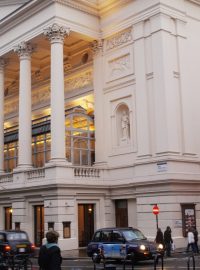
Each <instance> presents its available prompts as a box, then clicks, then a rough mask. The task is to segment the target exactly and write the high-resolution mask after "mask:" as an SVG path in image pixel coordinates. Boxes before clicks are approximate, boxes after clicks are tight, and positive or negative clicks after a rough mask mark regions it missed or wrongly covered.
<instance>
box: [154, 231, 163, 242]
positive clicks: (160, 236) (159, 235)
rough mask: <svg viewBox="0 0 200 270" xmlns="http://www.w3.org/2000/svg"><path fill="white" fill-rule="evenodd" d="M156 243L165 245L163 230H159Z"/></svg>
mask: <svg viewBox="0 0 200 270" xmlns="http://www.w3.org/2000/svg"><path fill="white" fill-rule="evenodd" d="M155 242H156V243H157V244H164V238H163V233H162V231H161V230H159V229H158V231H157V234H156V239H155Z"/></svg>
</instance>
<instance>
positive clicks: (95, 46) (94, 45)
mask: <svg viewBox="0 0 200 270" xmlns="http://www.w3.org/2000/svg"><path fill="white" fill-rule="evenodd" d="M103 44H104V40H103V39H99V40H94V41H93V42H91V44H90V47H91V49H92V51H93V54H94V55H97V54H99V53H102V52H103Z"/></svg>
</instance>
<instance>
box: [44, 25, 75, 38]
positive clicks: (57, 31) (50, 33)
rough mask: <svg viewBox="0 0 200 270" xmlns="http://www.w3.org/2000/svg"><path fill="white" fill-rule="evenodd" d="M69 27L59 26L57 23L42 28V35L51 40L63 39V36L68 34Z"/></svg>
mask: <svg viewBox="0 0 200 270" xmlns="http://www.w3.org/2000/svg"><path fill="white" fill-rule="evenodd" d="M69 33H70V29H69V28H66V27H64V26H60V25H58V24H57V23H54V24H53V25H51V26H49V27H48V28H46V29H44V35H45V36H47V38H48V39H49V40H50V41H51V42H54V41H63V40H64V38H65V36H69Z"/></svg>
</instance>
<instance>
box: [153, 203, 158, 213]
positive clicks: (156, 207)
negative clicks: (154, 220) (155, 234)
mask: <svg viewBox="0 0 200 270" xmlns="http://www.w3.org/2000/svg"><path fill="white" fill-rule="evenodd" d="M153 214H154V215H158V214H159V207H158V206H157V204H156V205H154V207H153Z"/></svg>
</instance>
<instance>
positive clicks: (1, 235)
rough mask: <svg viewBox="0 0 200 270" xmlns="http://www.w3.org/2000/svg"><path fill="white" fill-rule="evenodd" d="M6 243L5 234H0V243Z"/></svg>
mask: <svg viewBox="0 0 200 270" xmlns="http://www.w3.org/2000/svg"><path fill="white" fill-rule="evenodd" d="M4 241H5V237H4V235H3V234H0V243H3V242H4Z"/></svg>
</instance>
